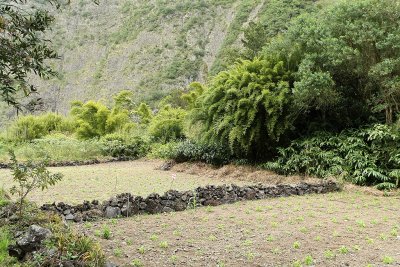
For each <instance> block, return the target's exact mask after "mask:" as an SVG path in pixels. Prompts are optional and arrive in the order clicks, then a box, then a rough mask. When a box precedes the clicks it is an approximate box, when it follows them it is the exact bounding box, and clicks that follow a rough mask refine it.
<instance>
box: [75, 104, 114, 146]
mask: <svg viewBox="0 0 400 267" xmlns="http://www.w3.org/2000/svg"><path fill="white" fill-rule="evenodd" d="M110 113H111V111H110V110H109V109H108V108H107V107H106V106H105V105H103V104H101V103H100V102H94V101H88V102H86V103H82V102H80V101H76V102H74V103H72V108H71V115H72V116H73V117H74V118H76V120H77V122H78V128H77V130H76V134H77V136H78V137H79V138H81V139H91V138H94V137H100V136H102V135H105V134H106V127H107V126H106V125H107V119H108V117H109V116H110Z"/></svg>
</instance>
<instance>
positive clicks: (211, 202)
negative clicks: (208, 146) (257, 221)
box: [41, 181, 341, 222]
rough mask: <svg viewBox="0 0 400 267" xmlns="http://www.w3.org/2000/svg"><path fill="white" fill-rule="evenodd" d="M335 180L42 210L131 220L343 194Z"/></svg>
mask: <svg viewBox="0 0 400 267" xmlns="http://www.w3.org/2000/svg"><path fill="white" fill-rule="evenodd" d="M340 189H341V188H340V186H339V184H337V183H336V182H334V181H323V182H321V183H319V184H309V183H300V184H296V185H282V184H280V185H275V186H267V185H262V184H258V185H252V186H243V187H240V186H237V185H234V184H232V185H222V186H213V185H209V186H206V187H198V188H196V189H195V190H193V191H184V192H179V191H176V190H169V191H167V192H166V193H164V194H163V195H162V196H160V195H159V194H157V193H153V194H150V195H149V196H147V197H146V198H143V197H141V196H133V195H131V194H130V193H124V194H120V195H117V196H115V197H112V198H110V199H109V200H107V201H104V202H102V203H100V202H99V201H98V200H93V201H91V202H89V201H84V202H83V204H79V205H75V206H73V205H68V204H65V203H63V202H60V203H58V204H56V203H53V204H44V205H43V206H42V207H41V209H42V210H45V211H53V212H56V213H58V214H60V215H62V216H63V217H64V219H65V220H67V221H74V222H82V221H93V220H96V219H98V218H117V217H130V216H134V215H138V214H157V213H163V212H173V211H183V210H185V209H188V208H194V207H197V206H218V205H222V204H226V203H234V202H237V201H242V200H255V199H266V198H275V197H286V196H292V195H305V194H324V193H330V192H337V191H340Z"/></svg>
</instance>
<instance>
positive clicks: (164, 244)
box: [160, 241, 168, 249]
mask: <svg viewBox="0 0 400 267" xmlns="http://www.w3.org/2000/svg"><path fill="white" fill-rule="evenodd" d="M160 248H163V249H167V248H168V242H167V241H162V242H160Z"/></svg>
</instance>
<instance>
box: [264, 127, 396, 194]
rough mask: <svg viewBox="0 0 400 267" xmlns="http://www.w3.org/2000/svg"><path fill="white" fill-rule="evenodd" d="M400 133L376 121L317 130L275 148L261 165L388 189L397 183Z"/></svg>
mask: <svg viewBox="0 0 400 267" xmlns="http://www.w3.org/2000/svg"><path fill="white" fill-rule="evenodd" d="M399 138H400V133H399V132H398V131H396V130H393V128H391V127H389V126H387V125H382V124H377V125H374V126H372V127H369V128H363V129H359V130H349V131H343V132H341V133H340V134H332V133H319V134H316V135H314V136H312V137H307V138H304V139H299V140H295V141H293V142H292V143H291V145H290V146H289V147H287V148H281V149H279V157H278V159H277V160H276V161H274V162H269V163H267V164H265V165H264V167H265V168H268V169H271V170H274V171H276V172H278V173H281V174H307V175H312V176H317V177H329V176H343V177H344V178H345V179H347V180H348V181H351V182H353V183H356V184H360V185H376V186H377V187H378V188H379V189H391V188H394V187H396V186H398V185H399V178H400V143H399V141H398V140H399Z"/></svg>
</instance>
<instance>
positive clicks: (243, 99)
mask: <svg viewBox="0 0 400 267" xmlns="http://www.w3.org/2000/svg"><path fill="white" fill-rule="evenodd" d="M290 84H291V75H290V72H288V71H287V70H286V69H285V67H284V63H283V62H271V61H267V60H264V59H260V58H255V59H254V60H252V61H243V62H242V63H238V64H236V65H235V66H234V67H232V68H231V69H229V70H228V71H224V72H221V73H219V74H218V75H217V76H216V77H215V78H214V79H213V80H212V81H211V83H210V86H209V87H208V88H207V89H206V90H205V91H204V93H203V94H202V95H201V96H200V97H199V99H198V101H197V106H196V108H194V109H193V110H192V111H191V116H192V122H193V123H194V125H197V126H199V127H200V128H201V129H202V130H201V131H200V135H201V139H202V140H203V141H207V142H210V143H217V144H221V145H227V146H228V147H229V148H230V150H231V152H232V153H233V154H234V155H236V156H238V157H242V156H246V157H250V158H252V159H261V158H265V157H266V156H268V154H267V152H268V151H271V148H272V147H274V146H276V144H277V143H278V142H279V140H280V138H281V136H282V135H283V134H284V133H285V132H286V131H287V130H288V129H289V128H290V126H291V119H290V113H289V112H288V111H289V108H288V104H289V103H290Z"/></svg>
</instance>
